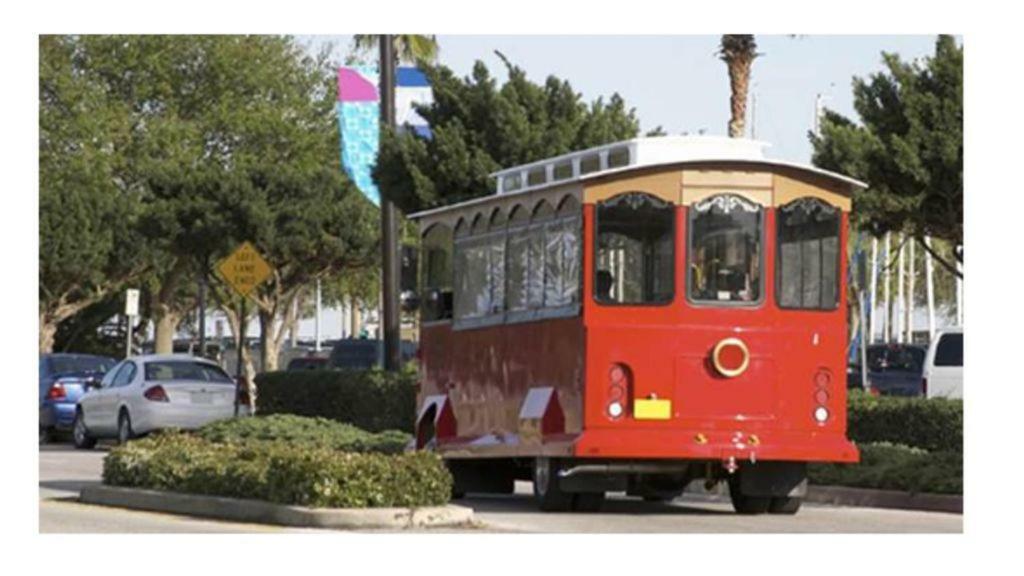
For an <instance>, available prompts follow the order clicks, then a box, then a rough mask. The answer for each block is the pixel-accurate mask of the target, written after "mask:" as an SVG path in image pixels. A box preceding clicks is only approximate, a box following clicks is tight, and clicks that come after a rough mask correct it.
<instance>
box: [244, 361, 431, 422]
mask: <svg viewBox="0 0 1024 576" xmlns="http://www.w3.org/2000/svg"><path fill="white" fill-rule="evenodd" d="M415 383H416V375H415V373H413V372H408V371H406V372H401V373H397V374H393V373H388V372H384V371H381V370H302V371H298V370H296V371H283V372H265V373H263V374H260V375H258V376H257V377H256V390H257V396H256V398H257V411H258V413H260V414H297V415H300V416H314V417H316V416H318V417H322V418H328V419H330V420H337V421H339V422H347V423H349V424H352V425H354V426H358V427H359V428H362V429H363V430H368V431H371V432H380V431H383V430H402V431H405V432H412V430H413V427H414V421H415V419H416V386H415Z"/></svg>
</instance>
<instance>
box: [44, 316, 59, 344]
mask: <svg viewBox="0 0 1024 576" xmlns="http://www.w3.org/2000/svg"><path fill="white" fill-rule="evenodd" d="M58 324H59V323H58V322H55V321H53V320H50V319H48V318H47V317H46V314H43V313H40V314H39V353H40V354H49V353H50V352H53V340H54V338H55V337H56V336H57V325H58Z"/></svg>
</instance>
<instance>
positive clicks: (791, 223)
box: [775, 198, 839, 310]
mask: <svg viewBox="0 0 1024 576" xmlns="http://www.w3.org/2000/svg"><path fill="white" fill-rule="evenodd" d="M777 220H778V223H777V225H776V228H777V233H778V244H779V248H778V264H777V265H776V273H775V276H776V286H777V287H778V290H777V292H778V296H777V298H778V303H779V307H780V308H791V309H801V310H833V309H835V308H836V306H838V304H839V289H838V285H839V210H838V209H837V208H836V207H834V206H832V205H830V204H827V203H825V202H822V201H821V200H818V199H817V198H799V199H797V200H794V201H792V202H790V203H789V204H786V205H785V206H782V207H781V208H779V211H778V214H777Z"/></svg>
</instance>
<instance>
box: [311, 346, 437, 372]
mask: <svg viewBox="0 0 1024 576" xmlns="http://www.w3.org/2000/svg"><path fill="white" fill-rule="evenodd" d="M416 349H417V345H416V342H413V341H410V340H402V350H401V353H402V362H403V363H404V362H409V361H410V360H413V359H414V358H415V357H416ZM330 364H331V367H332V368H345V369H360V370H365V369H368V368H373V367H375V366H383V364H384V341H383V340H375V339H365V340H364V339H354V338H349V339H345V340H338V341H337V342H336V343H335V344H334V348H332V349H331V357H330Z"/></svg>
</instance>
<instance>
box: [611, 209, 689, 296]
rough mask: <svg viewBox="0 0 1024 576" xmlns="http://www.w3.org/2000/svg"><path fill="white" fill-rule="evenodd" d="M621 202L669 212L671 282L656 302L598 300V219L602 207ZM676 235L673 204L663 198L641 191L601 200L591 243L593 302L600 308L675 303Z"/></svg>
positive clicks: (677, 231)
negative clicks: (639, 204)
mask: <svg viewBox="0 0 1024 576" xmlns="http://www.w3.org/2000/svg"><path fill="white" fill-rule="evenodd" d="M623 202H625V203H632V202H649V203H650V204H651V205H652V206H653V207H655V208H658V209H664V210H666V211H667V212H671V220H670V221H671V227H672V241H671V249H672V254H671V255H670V259H669V260H670V274H669V275H668V276H669V278H671V280H670V282H671V292H670V294H668V295H667V297H665V298H662V299H657V300H651V301H630V302H614V301H607V300H602V299H600V298H598V293H597V285H598V274H599V272H600V269H599V266H598V261H599V251H600V242H599V234H600V233H601V222H600V220H601V219H600V213H601V207H602V206H614V205H616V204H619V203H623ZM678 233H679V230H678V226H677V223H676V211H675V204H673V203H671V202H667V201H666V200H664V199H663V198H660V197H658V196H656V195H654V194H651V193H649V192H645V191H643V190H630V191H626V192H621V193H619V194H616V195H614V196H612V197H610V198H606V199H605V200H602V201H600V202H598V203H597V206H595V209H594V241H593V242H594V245H593V250H592V253H593V258H594V266H593V270H594V272H593V274H594V277H593V286H594V291H593V294H592V295H591V296H592V298H593V300H594V302H596V303H597V304H598V305H600V306H609V307H614V306H626V307H638V306H642V307H651V306H669V305H671V304H672V302H673V301H675V296H676V279H675V277H676V270H675V268H676V251H677V250H678V246H677V244H678V238H677V236H678Z"/></svg>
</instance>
